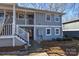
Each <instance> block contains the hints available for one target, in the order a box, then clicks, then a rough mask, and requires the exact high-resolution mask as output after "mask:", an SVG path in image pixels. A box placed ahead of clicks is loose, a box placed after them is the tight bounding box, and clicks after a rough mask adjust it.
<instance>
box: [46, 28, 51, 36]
mask: <svg viewBox="0 0 79 59" xmlns="http://www.w3.org/2000/svg"><path fill="white" fill-rule="evenodd" d="M47 29H50V34H47ZM46 36H51V28H46Z"/></svg>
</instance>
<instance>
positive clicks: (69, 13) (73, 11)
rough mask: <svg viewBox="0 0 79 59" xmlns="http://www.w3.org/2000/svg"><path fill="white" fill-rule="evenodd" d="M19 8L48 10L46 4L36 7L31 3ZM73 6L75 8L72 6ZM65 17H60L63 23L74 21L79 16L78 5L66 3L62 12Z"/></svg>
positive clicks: (36, 5)
mask: <svg viewBox="0 0 79 59" xmlns="http://www.w3.org/2000/svg"><path fill="white" fill-rule="evenodd" d="M18 5H19V6H22V7H29V8H37V9H41V8H43V9H49V8H48V4H47V3H40V4H39V5H40V6H39V5H38V3H37V4H35V3H33V4H31V3H25V4H24V3H23V4H22V3H21V4H18ZM74 5H75V6H74ZM64 13H65V15H64V16H63V17H62V20H63V22H67V21H71V20H76V19H77V18H78V17H79V16H78V15H79V14H78V13H79V3H68V4H67V5H65V11H64Z"/></svg>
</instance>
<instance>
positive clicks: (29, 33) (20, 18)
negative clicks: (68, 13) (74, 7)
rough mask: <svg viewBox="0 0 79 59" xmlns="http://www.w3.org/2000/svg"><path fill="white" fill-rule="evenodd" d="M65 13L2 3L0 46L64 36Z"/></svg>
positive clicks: (18, 44) (0, 11)
mask: <svg viewBox="0 0 79 59" xmlns="http://www.w3.org/2000/svg"><path fill="white" fill-rule="evenodd" d="M62 15H64V13H59V12H52V11H47V10H39V9H32V8H24V7H19V6H17V5H16V4H0V47H4V46H20V45H24V44H27V45H30V44H29V41H32V40H36V41H38V42H40V41H41V40H52V39H53V38H62V36H63V35H62Z"/></svg>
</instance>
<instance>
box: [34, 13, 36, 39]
mask: <svg viewBox="0 0 79 59" xmlns="http://www.w3.org/2000/svg"><path fill="white" fill-rule="evenodd" d="M35 25H36V13H35V12H34V40H36V26H35Z"/></svg>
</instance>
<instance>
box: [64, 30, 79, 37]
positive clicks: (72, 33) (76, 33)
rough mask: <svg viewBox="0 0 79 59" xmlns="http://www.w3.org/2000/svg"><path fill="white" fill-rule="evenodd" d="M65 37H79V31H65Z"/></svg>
mask: <svg viewBox="0 0 79 59" xmlns="http://www.w3.org/2000/svg"><path fill="white" fill-rule="evenodd" d="M63 35H64V36H65V35H66V36H68V37H79V31H63Z"/></svg>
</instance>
